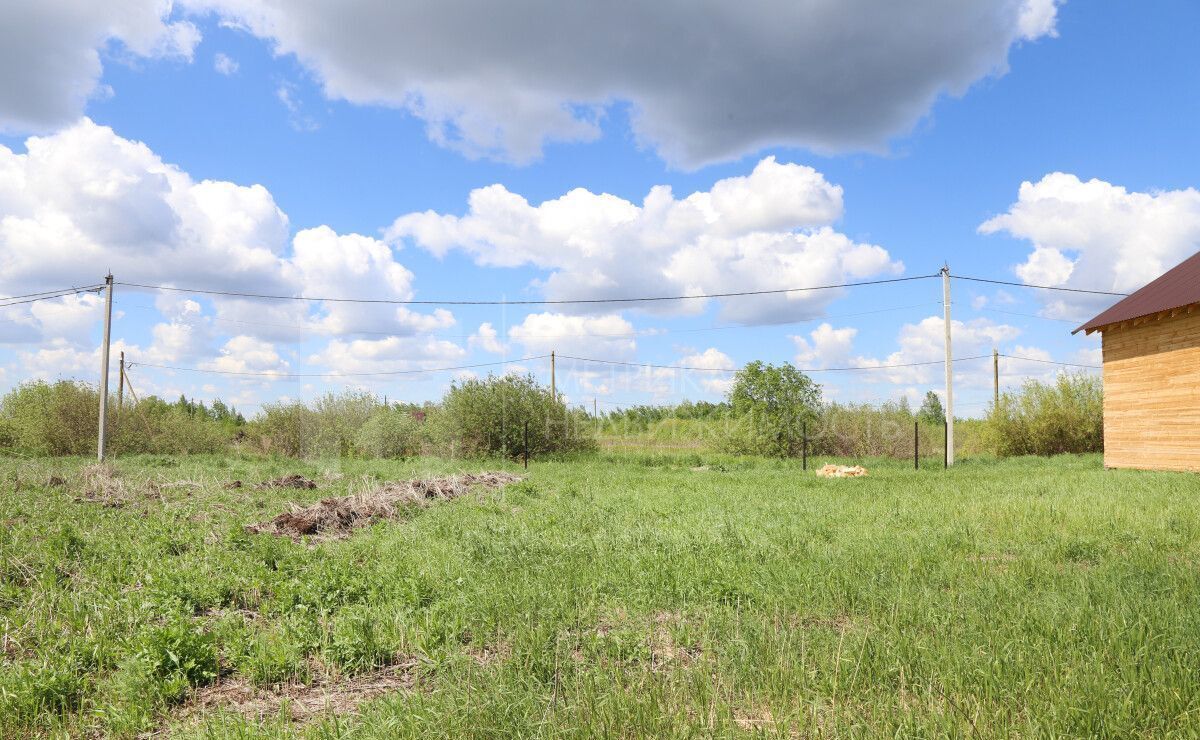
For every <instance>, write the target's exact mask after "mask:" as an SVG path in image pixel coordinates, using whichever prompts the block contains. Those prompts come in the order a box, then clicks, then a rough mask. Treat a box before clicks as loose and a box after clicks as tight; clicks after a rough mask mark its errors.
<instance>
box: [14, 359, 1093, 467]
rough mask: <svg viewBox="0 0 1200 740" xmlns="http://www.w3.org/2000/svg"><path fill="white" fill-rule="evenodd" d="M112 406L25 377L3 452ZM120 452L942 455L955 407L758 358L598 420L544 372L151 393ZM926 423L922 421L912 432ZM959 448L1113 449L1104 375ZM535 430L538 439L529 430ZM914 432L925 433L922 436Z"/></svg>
mask: <svg viewBox="0 0 1200 740" xmlns="http://www.w3.org/2000/svg"><path fill="white" fill-rule="evenodd" d="M98 404H99V398H98V395H97V392H96V389H95V388H93V387H91V386H89V385H86V384H83V383H77V382H71V381H59V382H56V383H45V382H33V383H27V384H24V385H22V386H19V387H18V388H16V389H14V390H12V391H10V392H9V393H8V394H7V395H6V396H4V398H3V399H0V450H7V451H8V452H9V453H10V454H12V453H15V454H26V455H89V454H93V453H94V452H95V449H96V434H97V427H98V419H97V417H98ZM109 419H110V422H109V449H110V451H111V452H113V453H114V454H131V453H173V454H191V453H215V452H222V451H226V450H231V449H234V450H241V451H246V452H255V453H262V454H276V455H284V456H292V457H330V456H340V457H381V458H404V457H412V456H416V455H437V456H444V457H479V456H489V455H491V456H506V457H510V458H516V457H519V456H520V455H521V454H522V452H523V450H524V449H525V445H526V439H528V446H529V450H530V453H531V454H536V455H544V454H546V453H558V452H587V451H591V450H594V449H596V448H597V437H602V438H605V439H606V440H609V441H611V440H614V439H618V440H619V439H624V440H629V441H632V442H634V443H635V444H636V443H638V442H644V443H646V444H647V445H649V446H655V445H658V444H668V445H679V444H681V443H683V444H684V446H694V447H703V448H708V449H713V450H719V451H723V452H728V453H732V454H739V455H759V456H768V457H798V456H800V455H801V454H803V451H804V450H805V448H806V445H807V451H808V454H810V455H824V456H838V457H852V458H859V457H895V458H909V457H911V456H912V455H913V449H914V444H916V445H918V446H919V453H920V454H921V455H922V456H934V455H941V453H942V449H943V443H944V442H943V441H944V431H943V424H942V420H943V412H942V408H941V403H940V401H939V399H938V396H937V395H936V394H935V393H932V392H930V393H929V394H927V396H926V397H925V400H924V403H923V404H922V406H921V407H920V408H919V409H913V408H912V407H911V406H910V405H909V404H908V402H907V401H906V400H903V399H902V400H899V401H894V402H892V401H889V402H884V403H880V404H855V403H841V402H837V401H827V400H825V399H823V398H822V393H821V388H820V386H819V385H817V384H816V383H814V382H813V381H812V379H811V378H809V377H808V376H806V375H804V374H803V373H801V372H800V371H799V370H796V369H795V368H794V367H792V366H791V365H790V364H787V363H784V364H783V365H778V366H776V365H767V364H764V363H761V362H754V363H750V364H749V365H747V366H746V367H745V368H743V369H742V370H741V371H740V372H739V373H738V374H737V376H736V378H735V380H734V383H733V386H732V388H731V390H730V392H729V394H728V396H727V398H726V400H725V401H723V402H720V403H711V402H704V401H701V402H684V403H681V404H678V405H674V406H648V405H646V406H635V407H632V408H627V409H622V410H615V411H612V412H610V413H606V414H602V415H601V416H599V417H594V416H591V415H589V414H588V413H587V412H586V411H585V410H583V409H579V408H568V407H567V406H566V405H565V404H563V403H562V401H560V400H555V399H553V398H551V395H550V393H549V391H548V389H546V388H544V387H542V386H540V385H539V384H538V383H537V382H536V380H535V379H534V378H533V377H532V376H531V375H526V376H515V375H505V376H501V377H495V376H491V377H488V378H486V379H471V380H466V381H461V382H455V383H453V384H452V385H451V387H450V389H449V390H448V391H447V393H446V395H445V396H444V397H443V398H442V399H441V400H440V401H438V402H437V403H425V404H421V405H415V404H384V403H382V402H381V401H380V400H379V398H378V397H376V396H374V395H372V394H369V393H365V392H361V391H346V392H343V393H338V394H332V393H331V394H326V395H324V396H321V397H319V398H317V399H315V400H313V401H309V402H300V401H281V402H276V403H271V404H266V405H265V406H264V407H263V408H262V410H261V411H260V413H258V414H257V415H255V416H254V417H253V418H252V419H247V418H245V417H244V416H243V415H242V414H241V413H239V412H238V411H237V410H236V409H234V408H232V407H230V406H228V405H227V404H224V403H222V402H221V401H220V400H215V401H213V402H211V403H209V404H205V403H202V402H197V401H192V400H189V399H187V398H180V399H178V400H177V401H174V402H168V401H165V400H162V399H159V398H155V397H149V398H143V399H140V400H138V401H135V402H132V403H125V404H123V405H121V406H119V407H118V406H117V405H116V404H115V403H114V404H113V405H112V407H111V408H110V413H109ZM914 423H918V424H917V427H916V429H914ZM956 431H957V434H956V442H957V444H956V451H957V453H958V454H960V455H971V454H979V453H990V454H995V455H999V456H1009V455H1031V454H1032V455H1051V454H1059V453H1081V452H1096V451H1099V450H1101V449H1102V448H1103V396H1102V387H1101V383H1100V379H1099V378H1097V377H1095V376H1091V375H1085V374H1063V375H1060V376H1059V377H1058V378H1057V379H1056V380H1055V381H1054V382H1053V383H1039V382H1035V381H1030V382H1028V383H1026V384H1025V385H1024V386H1023V387H1022V388H1021V389H1020V390H1018V391H1014V392H1010V393H1005V394H1002V395H1001V396H1000V400H999V403H998V404H997V405H996V407H995V408H992V409H990V410H989V413H988V415H987V417H986V418H984V419H982V420H960V421H959V422H958V423H957V424H956ZM526 435H528V437H526ZM914 437H915V439H914Z"/></svg>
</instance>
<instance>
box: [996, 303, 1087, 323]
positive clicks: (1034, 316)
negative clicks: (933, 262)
mask: <svg viewBox="0 0 1200 740" xmlns="http://www.w3.org/2000/svg"><path fill="white" fill-rule="evenodd" d="M975 310H976V311H991V312H992V313H1003V314H1008V315H1010V316H1026V317H1028V318H1031V319H1043V320H1044V321H1060V322H1062V323H1064V324H1074V325H1076V326H1078V325H1080V324H1082V323H1083V322H1082V321H1076V320H1075V319H1056V318H1054V317H1053V316H1040V315H1038V314H1036V313H1021V312H1019V311H1005V310H1003V309H1000V308H988V307H986V306H984V307H983V308H977V309H975Z"/></svg>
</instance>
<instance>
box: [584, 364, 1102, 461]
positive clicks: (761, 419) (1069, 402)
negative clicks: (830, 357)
mask: <svg viewBox="0 0 1200 740" xmlns="http://www.w3.org/2000/svg"><path fill="white" fill-rule="evenodd" d="M944 418H945V412H944V410H943V408H942V404H941V400H940V398H939V397H938V395H937V394H936V393H934V392H932V391H930V392H928V393H927V394H926V396H925V398H924V400H923V403H922V405H921V406H920V408H917V409H914V408H912V407H911V406H910V405H909V403H908V401H907V399H900V400H898V401H885V402H883V403H876V404H867V403H844V402H838V401H829V400H825V399H823V398H822V393H821V388H820V386H818V385H817V384H816V383H814V382H813V381H812V380H811V379H810V378H808V377H807V376H805V375H804V374H803V373H801V372H800V371H798V370H796V369H795V368H793V367H792V366H791V365H790V364H786V363H785V364H784V365H780V366H772V365H765V364H763V363H750V364H749V365H747V366H746V367H745V368H744V369H743V370H742V371H740V372H739V373H738V375H737V377H736V378H735V380H734V384H733V387H732V389H731V391H730V393H729V396H728V399H727V401H726V402H723V403H715V404H714V403H701V404H692V403H684V404H680V405H678V406H636V407H632V408H630V409H626V410H622V411H619V412H615V413H611V414H607V415H605V417H604V419H603V422H602V425H601V429H602V434H603V435H604V436H605V437H607V438H609V439H619V438H621V437H627V438H628V437H633V438H639V439H642V440H644V441H645V442H646V443H647V444H648V445H663V446H686V444H687V443H689V442H690V443H693V444H695V445H698V446H704V447H707V448H710V449H715V450H720V451H723V452H729V453H732V454H748V455H763V456H770V457H797V456H800V455H801V454H803V451H804V449H805V446H806V443H807V450H808V453H809V454H810V455H823V456H838V457H854V458H857V457H894V458H911V457H912V455H913V452H914V446H915V447H916V448H917V450H918V454H920V455H921V456H940V455H941V454H942V452H943V449H944V444H945V430H944ZM1103 422H1104V414H1103V388H1102V384H1101V381H1100V379H1099V378H1098V377H1096V376H1094V375H1088V374H1084V373H1076V374H1072V373H1064V374H1061V375H1059V376H1058V377H1057V378H1056V379H1055V380H1054V381H1053V382H1051V383H1042V382H1038V381H1035V380H1030V381H1028V382H1027V383H1025V384H1024V385H1023V386H1022V387H1021V388H1020V389H1019V390H1016V391H1012V392H1008V393H1003V394H1001V396H1000V399H999V403H998V404H996V406H995V408H990V409H989V410H988V414H987V416H985V417H984V418H983V419H959V420H957V421H956V423H955V432H956V434H955V443H956V444H955V450H956V453H958V454H960V455H976V454H994V455H997V456H1001V457H1006V456H1012V455H1054V454H1061V453H1086V452H1099V451H1101V450H1103V445H1104V433H1103Z"/></svg>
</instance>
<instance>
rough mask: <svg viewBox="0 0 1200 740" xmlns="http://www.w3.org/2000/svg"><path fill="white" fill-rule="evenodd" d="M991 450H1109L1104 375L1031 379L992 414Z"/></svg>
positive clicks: (1022, 452)
mask: <svg viewBox="0 0 1200 740" xmlns="http://www.w3.org/2000/svg"><path fill="white" fill-rule="evenodd" d="M985 434H986V440H987V446H988V447H989V448H990V449H991V450H992V451H993V452H995V453H996V454H997V455H1001V456H1010V455H1057V454H1060V453H1064V452H1072V453H1081V452H1098V451H1100V450H1103V449H1104V390H1103V385H1102V383H1101V380H1100V378H1099V377H1097V376H1095V375H1088V374H1086V373H1063V374H1061V375H1059V376H1058V379H1057V380H1056V381H1055V382H1054V383H1040V382H1037V381H1034V380H1030V381H1027V382H1026V383H1025V385H1024V386H1023V387H1022V388H1021V390H1020V391H1019V392H1017V393H1003V394H1001V395H1000V402H999V403H998V404H997V405H996V407H995V408H993V409H992V410H991V413H990V415H989V416H988V420H987V429H986V433H985Z"/></svg>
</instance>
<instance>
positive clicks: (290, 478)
mask: <svg viewBox="0 0 1200 740" xmlns="http://www.w3.org/2000/svg"><path fill="white" fill-rule="evenodd" d="M239 485H240V483H239ZM254 487H255V488H308V489H311V488H316V487H317V484H316V483H315V482H313V481H311V480H309V479H308V478H305V477H304V476H302V475H296V474H295V473H293V474H292V475H285V476H283V477H282V478H273V479H271V480H265V481H263V482H262V483H259V484H258V485H256V486H254Z"/></svg>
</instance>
